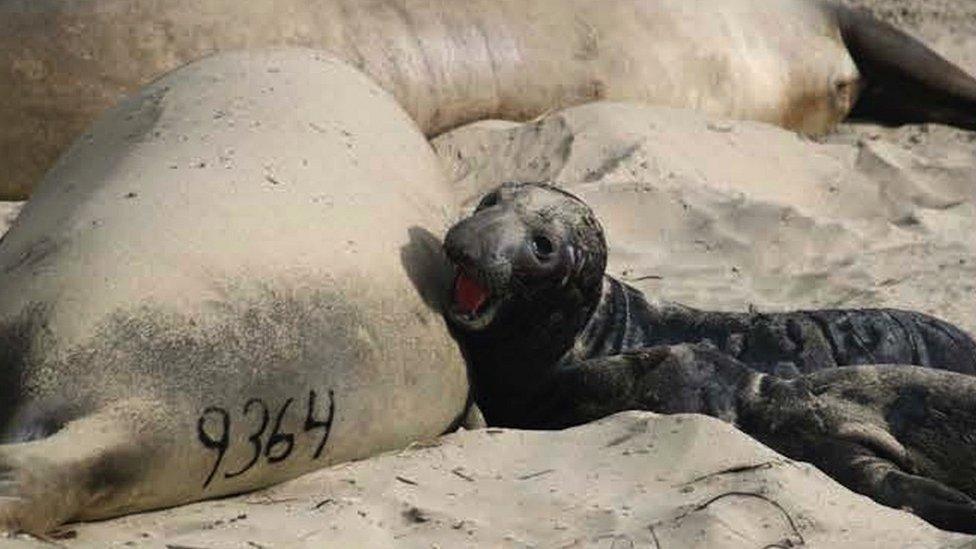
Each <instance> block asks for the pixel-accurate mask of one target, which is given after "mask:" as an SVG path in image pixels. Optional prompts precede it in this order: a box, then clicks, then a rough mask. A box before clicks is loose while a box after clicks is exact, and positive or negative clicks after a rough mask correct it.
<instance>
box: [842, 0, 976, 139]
mask: <svg viewBox="0 0 976 549" xmlns="http://www.w3.org/2000/svg"><path fill="white" fill-rule="evenodd" d="M834 9H835V13H836V14H837V21H838V26H839V28H840V32H841V37H842V38H843V40H844V44H845V45H846V46H847V49H848V51H849V52H850V54H851V57H853V59H854V63H855V64H856V65H857V70H858V72H859V73H860V77H861V84H860V94H859V95H860V98H859V100H858V101H857V102H856V103H855V105H854V109H853V110H852V111H851V113H850V116H851V117H852V118H858V119H864V120H873V121H878V122H883V123H887V124H893V125H900V124H910V123H919V122H936V123H939V124H946V125H949V126H956V127H959V128H964V129H967V130H976V81H974V80H973V77H972V76H970V75H969V74H967V73H966V72H965V71H963V70H962V69H960V68H959V67H957V66H956V65H954V64H952V63H950V62H949V61H947V60H945V59H944V58H943V57H941V56H940V55H938V54H937V53H935V52H934V51H932V50H931V49H929V48H928V47H927V46H925V44H922V43H921V42H919V41H918V40H916V39H914V38H912V37H911V36H909V35H907V34H906V33H905V32H903V31H901V30H899V29H897V28H895V27H893V26H892V25H890V24H888V23H886V22H883V21H879V20H878V19H875V18H874V17H872V16H870V15H868V14H867V13H865V12H863V11H858V10H853V9H850V8H847V7H843V6H836V7H835V8H834Z"/></svg>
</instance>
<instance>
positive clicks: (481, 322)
mask: <svg viewBox="0 0 976 549" xmlns="http://www.w3.org/2000/svg"><path fill="white" fill-rule="evenodd" d="M444 247H445V251H446V253H447V255H448V257H449V258H450V259H451V260H452V261H453V262H454V263H455V265H456V266H457V275H456V281H455V287H454V290H453V297H452V303H453V304H452V306H451V307H450V308H449V309H448V312H447V318H448V321H449V323H450V324H451V326H452V332H453V333H454V334H455V337H457V339H458V341H459V343H460V344H461V346H462V349H463V351H464V354H465V357H466V359H467V361H468V365H469V370H470V372H471V382H472V386H473V390H474V393H475V399H476V402H477V404H478V406H479V407H480V408H481V410H482V411H483V412H484V416H485V419H486V420H487V422H488V424H489V425H496V426H505V427H518V428H533V429H551V428H563V427H568V426H572V425H577V424H580V423H584V422H587V421H591V420H594V419H597V418H600V417H603V416H606V415H609V414H613V413H616V412H619V411H623V410H628V409H644V410H649V411H654V412H660V413H703V414H708V415H712V416H715V417H719V418H721V419H724V420H726V421H729V422H732V423H734V424H735V425H736V426H737V427H739V428H740V429H742V430H743V431H745V432H746V433H749V434H750V435H752V436H754V437H756V438H757V439H759V440H760V441H762V442H764V443H766V444H767V445H769V446H771V447H772V448H774V449H776V450H778V451H780V452H782V453H784V454H785V455H787V456H790V457H793V458H797V459H802V460H806V461H810V462H812V463H814V464H815V465H817V466H818V467H820V468H821V469H823V470H824V471H825V472H827V473H828V474H830V475H832V476H833V477H834V478H835V479H837V480H838V481H840V482H841V483H843V484H845V485H847V486H848V487H850V488H852V489H853V490H855V491H858V492H860V493H863V494H866V495H868V496H870V497H872V498H873V499H875V500H876V501H878V502H880V503H883V504H886V505H889V506H893V507H898V508H909V509H911V510H912V511H914V512H915V513H917V514H918V515H920V516H921V517H922V518H924V519H926V520H928V521H929V522H931V523H933V524H934V525H936V526H939V527H942V528H947V529H952V530H958V531H964V532H970V533H974V532H976V501H974V499H973V498H974V497H976V484H974V482H973V479H974V478H976V477H974V475H973V473H974V472H976V466H974V463H976V461H974V458H976V446H974V445H973V444H972V443H971V437H972V431H973V429H974V428H976V377H973V375H974V374H976V342H974V341H973V339H972V338H971V337H969V336H968V335H966V334H965V333H964V332H962V331H961V330H959V329H957V328H955V327H954V326H952V325H950V324H948V323H946V322H943V321H941V320H938V319H935V318H932V317H929V316H926V315H923V314H919V313H914V312H907V311H898V310H888V309H883V310H882V309H877V310H823V311H800V312H789V313H774V314H758V313H748V314H740V313H722V312H708V311H701V310H696V309H692V308H689V307H684V306H682V305H679V304H675V303H665V302H661V303H651V302H649V301H648V300H647V299H646V298H645V297H644V296H643V295H642V294H641V293H640V292H638V291H637V290H635V289H634V288H631V287H629V286H627V285H626V284H623V283H621V282H619V281H617V280H615V279H613V278H612V277H609V276H606V275H605V274H604V269H605V266H606V243H605V239H604V235H603V231H602V229H601V226H600V223H599V221H598V220H597V218H596V216H595V215H594V213H593V212H592V211H591V210H590V208H589V207H587V205H586V204H584V203H583V202H582V201H580V200H579V199H577V198H576V197H575V196H573V195H571V194H569V193H567V192H565V191H562V190H560V189H557V188H555V187H551V186H547V185H536V184H515V183H512V184H505V185H503V186H501V187H500V188H498V189H497V190H495V191H493V192H491V193H489V194H487V195H486V196H485V197H484V198H483V199H482V200H481V202H480V204H479V205H478V206H477V208H476V210H475V212H474V213H473V214H472V215H471V216H470V217H468V218H466V219H464V220H462V221H460V222H459V223H458V224H456V225H455V226H453V227H452V228H451V229H450V231H448V233H447V236H446V237H445V240H444ZM878 364H895V365H888V366H879V365H878ZM926 367H927V368H926ZM935 368H941V369H943V370H937V369H935Z"/></svg>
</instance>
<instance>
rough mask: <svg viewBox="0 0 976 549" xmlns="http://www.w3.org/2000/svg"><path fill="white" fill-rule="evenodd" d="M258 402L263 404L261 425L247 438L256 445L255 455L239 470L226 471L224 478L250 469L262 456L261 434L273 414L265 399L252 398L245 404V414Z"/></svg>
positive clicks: (232, 476)
mask: <svg viewBox="0 0 976 549" xmlns="http://www.w3.org/2000/svg"><path fill="white" fill-rule="evenodd" d="M256 404H259V405H261V425H260V426H259V427H258V429H257V430H256V431H254V433H252V434H251V436H249V437H248V438H247V440H249V441H250V442H251V445H252V446H253V447H254V455H252V456H251V460H250V461H248V462H247V463H246V464H244V467H241V468H240V469H239V470H237V471H235V472H233V473H224V478H234V477H236V476H239V475H241V474H243V473H245V472H247V470H248V469H250V468H251V467H254V464H255V463H257V461H258V458H260V457H261V449H262V447H263V445H262V443H261V436H262V435H264V430H265V429H267V428H268V422H269V421H270V420H271V414H270V412H268V405H267V404H265V403H264V401H263V400H261V399H257V398H252V399H251V400H249V401H247V404H245V405H244V415H245V416H247V415H248V411H249V410H250V409H251V407H252V406H253V405H256Z"/></svg>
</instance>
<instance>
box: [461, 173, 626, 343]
mask: <svg viewBox="0 0 976 549" xmlns="http://www.w3.org/2000/svg"><path fill="white" fill-rule="evenodd" d="M444 248H445V251H446V252H447V256H448V258H450V260H451V261H452V262H453V263H454V264H455V265H456V267H457V276H456V278H455V283H454V293H453V296H452V299H451V307H450V308H449V311H448V313H447V316H448V320H449V321H450V322H451V323H452V324H454V325H455V326H456V327H457V328H459V329H461V330H464V331H465V332H469V333H472V332H479V333H486V332H493V331H499V330H501V329H503V328H505V327H507V328H509V329H518V327H519V326H521V325H524V324H526V323H530V322H531V323H534V326H535V327H539V328H541V327H543V326H540V325H539V323H538V322H537V321H541V323H542V324H543V325H545V324H549V323H550V322H559V320H560V318H562V319H563V320H565V321H569V320H570V319H569V318H567V317H566V315H570V316H577V315H578V314H579V311H581V310H582V309H592V306H595V304H596V302H597V301H598V300H599V295H600V290H601V285H602V279H603V272H604V269H605V268H606V262H607V252H606V250H607V246H606V240H605V238H604V235H603V228H602V227H601V226H600V222H599V221H598V220H597V218H596V215H594V213H593V211H592V210H591V209H590V208H589V206H587V205H586V204H585V203H583V202H582V201H581V200H580V199H579V198H577V197H576V196H574V195H572V194H570V193H568V192H566V191H563V190H560V189H558V188H556V187H553V186H551V185H547V184H540V183H505V184H504V185H502V186H500V187H498V188H497V189H495V190H494V191H492V192H490V193H488V194H487V195H485V197H484V198H482V200H481V202H480V203H479V204H478V206H477V207H476V208H475V210H474V213H472V214H471V216H470V217H468V218H466V219H463V220H461V221H460V222H459V223H457V224H456V225H454V226H453V227H452V228H451V229H450V230H449V231H448V233H447V236H446V237H445V239H444ZM584 305H591V307H585V306H584ZM573 308H575V309H573ZM570 313H572V314H570ZM573 328H574V329H575V328H577V327H576V326H574V327H573Z"/></svg>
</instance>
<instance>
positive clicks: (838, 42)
mask: <svg viewBox="0 0 976 549" xmlns="http://www.w3.org/2000/svg"><path fill="white" fill-rule="evenodd" d="M279 45H299V46H306V47H312V48H316V49H322V50H327V51H329V52H331V53H332V54H333V55H335V56H337V57H338V58H340V59H343V60H345V61H347V62H349V63H350V64H352V65H354V66H356V67H358V68H360V69H361V70H362V71H363V72H365V73H366V74H368V75H369V76H371V77H372V78H373V79H374V80H375V81H376V82H378V83H379V84H380V86H381V87H383V88H384V89H386V90H387V91H388V92H390V93H392V94H393V96H394V97H396V99H397V100H398V101H399V102H400V104H401V105H402V106H403V108H405V109H406V110H407V112H408V113H410V115H411V116H412V117H413V118H414V120H415V121H416V122H417V123H418V125H419V126H420V127H421V129H422V130H423V131H424V133H425V134H426V135H428V136H433V135H436V134H438V133H440V132H443V131H446V130H449V129H451V128H454V127H457V126H460V125H462V124H466V123H468V122H473V121H476V120H481V119H486V118H503V119H509V120H519V121H523V120H527V119H531V118H534V117H536V116H539V115H541V114H542V113H545V112H547V111H551V110H554V109H559V108H563V107H569V106H573V105H578V104H581V103H586V102H590V101H595V100H611V101H636V102H645V103H652V104H657V105H663V106H671V107H678V108H691V109H697V110H701V111H704V112H707V113H709V114H712V115H716V116H722V117H730V118H739V119H751V120H759V121H764V122H769V123H772V124H778V125H780V126H784V127H786V128H790V129H794V130H797V131H801V132H804V133H809V134H820V133H824V132H827V131H829V130H830V129H831V128H833V127H834V126H835V125H836V124H837V123H838V122H840V121H841V120H843V119H844V118H845V117H847V116H848V114H849V113H851V112H852V109H853V114H854V115H856V116H859V117H863V118H869V119H872V120H879V121H882V122H885V123H891V124H901V123H906V122H938V123H943V124H952V125H956V126H959V127H963V128H969V129H974V128H976V80H974V79H973V78H972V77H971V76H969V75H968V74H966V73H965V72H963V71H962V70H961V69H959V68H958V67H956V66H954V65H953V64H951V63H950V62H948V61H946V60H945V59H943V58H942V57H940V56H939V55H937V54H936V53H935V52H933V51H932V50H930V49H929V48H927V47H926V46H924V45H923V44H921V43H919V42H918V41H917V40H915V39H913V38H911V37H910V36H908V35H907V34H905V33H904V32H901V31H899V30H897V29H895V28H894V27H892V26H891V25H888V24H886V23H883V22H880V21H878V20H876V19H874V18H872V17H869V16H868V15H866V14H864V13H861V12H857V11H852V10H850V9H848V8H844V7H841V6H837V5H834V4H829V3H823V2H820V1H819V0H776V1H774V2H771V1H769V0H712V1H710V2H708V3H707V7H704V5H703V4H689V3H688V2H687V1H685V0H469V1H466V2H457V1H453V0H423V1H420V0H321V1H310V0H249V1H248V2H246V3H241V2H237V1H234V0H200V1H197V2H186V1H184V0H129V1H127V2H116V1H114V0H29V1H28V0H0V128H2V130H0V159H3V164H2V166H0V168H2V169H0V173H2V174H3V178H2V179H0V198H4V199H8V200H9V199H21V198H24V197H26V196H27V195H28V194H29V193H30V190H31V189H32V187H33V185H34V183H35V182H36V181H37V180H38V179H39V178H40V176H41V175H42V174H43V173H44V171H45V170H47V169H48V168H49V167H50V166H51V164H52V163H53V161H54V159H55V158H57V156H58V155H59V154H60V153H61V152H62V151H63V150H64V149H65V147H67V145H68V144H69V143H71V142H72V140H73V139H74V138H75V137H77V136H78V135H79V134H80V133H82V131H83V129H84V128H85V127H86V126H87V125H88V124H89V123H90V121H91V120H93V119H94V118H95V117H96V116H97V115H98V114H100V113H101V111H102V110H103V109H105V108H107V107H108V106H110V105H112V104H113V102H114V101H115V100H116V99H117V98H118V97H120V96H122V95H125V94H126V93H130V92H133V91H135V90H136V89H138V88H139V86H142V85H145V84H147V83H148V82H150V81H152V80H153V79H154V78H156V77H158V76H159V75H160V74H163V73H165V72H167V71H170V70H173V69H175V68H176V67H178V66H180V65H182V64H184V63H187V62H190V61H193V60H194V59H197V58H199V57H201V56H203V55H206V54H209V53H212V52H213V51H222V50H232V49H243V48H255V47H266V46H279ZM859 97H860V100H858V98H859Z"/></svg>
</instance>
